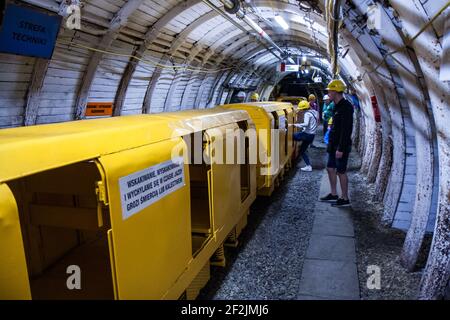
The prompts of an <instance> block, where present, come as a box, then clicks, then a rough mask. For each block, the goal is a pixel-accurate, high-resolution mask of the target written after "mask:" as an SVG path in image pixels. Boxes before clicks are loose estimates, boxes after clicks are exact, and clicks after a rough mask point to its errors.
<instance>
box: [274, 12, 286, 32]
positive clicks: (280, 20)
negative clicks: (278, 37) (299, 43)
mask: <svg viewBox="0 0 450 320" xmlns="http://www.w3.org/2000/svg"><path fill="white" fill-rule="evenodd" d="M275 21H276V22H277V23H278V24H279V25H280V27H282V28H283V29H284V30H287V29H289V25H288V24H287V22H286V20H284V18H283V17H282V16H278V15H277V16H275Z"/></svg>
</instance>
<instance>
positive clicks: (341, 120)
mask: <svg viewBox="0 0 450 320" xmlns="http://www.w3.org/2000/svg"><path fill="white" fill-rule="evenodd" d="M345 89H346V86H345V84H344V82H343V81H341V80H333V81H331V82H330V84H329V85H328V88H327V90H328V95H329V96H330V99H331V100H332V101H333V102H334V105H335V114H334V116H333V127H332V128H331V131H330V136H329V142H328V148H327V152H328V163H327V172H328V178H329V180H330V188H331V193H330V194H328V195H327V196H325V197H322V198H320V200H322V201H330V202H333V204H332V206H336V207H347V206H350V200H349V198H348V177H347V173H346V172H347V162H348V156H349V154H350V151H351V148H352V138H351V137H352V130H353V106H352V104H351V103H350V102H349V101H348V100H346V99H345V98H344V95H343V93H344V91H345ZM336 173H337V176H339V182H340V184H341V190H342V196H341V197H338V195H337V191H336V183H337V179H336Z"/></svg>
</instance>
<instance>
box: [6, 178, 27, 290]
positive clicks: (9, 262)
mask: <svg viewBox="0 0 450 320" xmlns="http://www.w3.org/2000/svg"><path fill="white" fill-rule="evenodd" d="M0 252H1V254H0V299H31V292H30V286H29V281H28V272H27V263H26V260H25V252H24V248H23V240H22V233H21V230H20V221H19V214H18V211H17V205H16V201H15V199H14V195H13V194H12V192H11V190H10V189H9V188H8V186H7V185H5V184H0Z"/></svg>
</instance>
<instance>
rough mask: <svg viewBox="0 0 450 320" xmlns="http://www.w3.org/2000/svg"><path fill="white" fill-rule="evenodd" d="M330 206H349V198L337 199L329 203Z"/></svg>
mask: <svg viewBox="0 0 450 320" xmlns="http://www.w3.org/2000/svg"><path fill="white" fill-rule="evenodd" d="M331 206H332V207H350V200H344V199H341V198H339V199H337V201H336V202H335V203H333V204H331Z"/></svg>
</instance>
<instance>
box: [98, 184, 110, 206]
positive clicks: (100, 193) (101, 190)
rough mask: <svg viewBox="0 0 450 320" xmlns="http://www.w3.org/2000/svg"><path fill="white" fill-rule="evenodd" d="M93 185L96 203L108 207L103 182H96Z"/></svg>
mask: <svg viewBox="0 0 450 320" xmlns="http://www.w3.org/2000/svg"><path fill="white" fill-rule="evenodd" d="M95 185H96V188H95V193H96V194H97V199H98V201H99V202H103V204H104V205H105V206H106V205H108V196H107V194H106V187H105V184H104V183H103V181H97V182H96V183H95Z"/></svg>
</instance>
